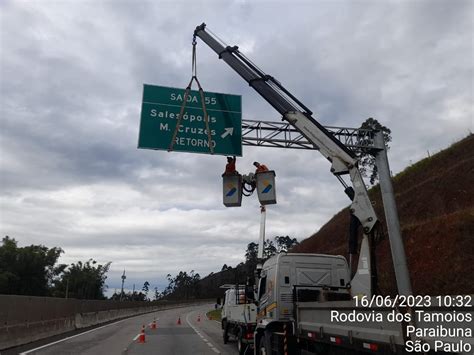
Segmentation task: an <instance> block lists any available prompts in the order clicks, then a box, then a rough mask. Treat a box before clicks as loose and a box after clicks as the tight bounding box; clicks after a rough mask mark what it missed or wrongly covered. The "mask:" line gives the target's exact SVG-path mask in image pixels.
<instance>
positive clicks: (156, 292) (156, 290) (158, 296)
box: [155, 287, 161, 301]
mask: <svg viewBox="0 0 474 355" xmlns="http://www.w3.org/2000/svg"><path fill="white" fill-rule="evenodd" d="M160 298H161V294H160V291H158V287H155V301H158V300H159V299H160Z"/></svg>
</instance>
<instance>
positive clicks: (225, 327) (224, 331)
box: [222, 322, 229, 344]
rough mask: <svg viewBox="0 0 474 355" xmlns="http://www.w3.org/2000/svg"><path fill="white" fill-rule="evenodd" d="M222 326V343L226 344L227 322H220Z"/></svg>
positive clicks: (227, 334)
mask: <svg viewBox="0 0 474 355" xmlns="http://www.w3.org/2000/svg"><path fill="white" fill-rule="evenodd" d="M222 328H223V329H224V330H223V331H222V339H223V340H224V344H227V342H228V341H229V325H228V324H227V322H223V323H222Z"/></svg>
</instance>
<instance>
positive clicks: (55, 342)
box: [19, 318, 130, 355]
mask: <svg viewBox="0 0 474 355" xmlns="http://www.w3.org/2000/svg"><path fill="white" fill-rule="evenodd" d="M129 319H130V318H125V319H122V320H119V321H117V322H114V323H109V324H106V325H103V326H102V327H98V328H94V329H91V330H88V331H85V332H82V333H79V334H76V335H71V336H70V337H67V338H64V339H60V340H57V341H54V342H52V343H49V344H45V345H42V346H39V347H37V348H34V349H31V350H28V351H24V352H22V353H20V354H19V355H24V354H29V353H31V352H33V351H36V350H40V349H44V348H47V347H48V346H51V345H55V344H59V343H62V342H63V341H66V340H69V339H72V338H76V337H78V336H80V335H84V334H87V333H92V332H93V331H96V330H99V329H102V328H105V327H108V326H111V325H114V324H118V323H121V322H124V321H126V320H129Z"/></svg>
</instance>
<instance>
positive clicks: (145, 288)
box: [142, 281, 150, 298]
mask: <svg viewBox="0 0 474 355" xmlns="http://www.w3.org/2000/svg"><path fill="white" fill-rule="evenodd" d="M149 290H150V283H149V282H148V281H145V283H144V284H143V287H142V291H143V292H145V297H146V298H148V291H149Z"/></svg>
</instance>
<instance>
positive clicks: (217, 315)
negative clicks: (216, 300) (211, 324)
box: [206, 308, 221, 322]
mask: <svg viewBox="0 0 474 355" xmlns="http://www.w3.org/2000/svg"><path fill="white" fill-rule="evenodd" d="M206 316H207V318H212V320H216V321H219V322H220V321H221V309H220V308H218V309H213V310H212V311H209V312H207V313H206Z"/></svg>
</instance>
